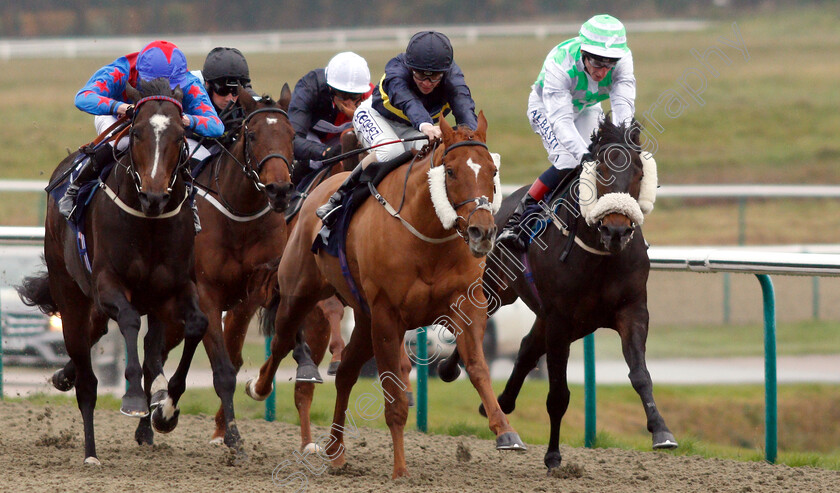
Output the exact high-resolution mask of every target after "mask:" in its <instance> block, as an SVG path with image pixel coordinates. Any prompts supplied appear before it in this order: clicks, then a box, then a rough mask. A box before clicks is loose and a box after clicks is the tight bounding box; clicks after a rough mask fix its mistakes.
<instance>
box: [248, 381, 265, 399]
mask: <svg viewBox="0 0 840 493" xmlns="http://www.w3.org/2000/svg"><path fill="white" fill-rule="evenodd" d="M245 393H246V394H247V395H248V397H250V398H251V399H254V400H255V401H264V400H265V399H266V398H267V397H268V394H270V393H271V392H269V393H268V394H265V395H260V394H258V393H257V379H256V378H252V379H250V380H248V382H247V383H246V384H245Z"/></svg>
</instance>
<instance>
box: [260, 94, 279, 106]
mask: <svg viewBox="0 0 840 493" xmlns="http://www.w3.org/2000/svg"><path fill="white" fill-rule="evenodd" d="M260 103H262V104H264V105H265V106H267V107H268V106H277V101H275V100H273V99H271V95H270V94H263V95H262V96H260Z"/></svg>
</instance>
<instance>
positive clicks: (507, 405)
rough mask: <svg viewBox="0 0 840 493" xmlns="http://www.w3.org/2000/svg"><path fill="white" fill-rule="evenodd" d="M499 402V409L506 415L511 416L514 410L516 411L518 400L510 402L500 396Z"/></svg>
mask: <svg viewBox="0 0 840 493" xmlns="http://www.w3.org/2000/svg"><path fill="white" fill-rule="evenodd" d="M497 402H498V403H499V409H501V410H502V412H503V413H505V414H510V413H512V412H513V410H514V409H516V399H514V400H512V401H510V402H508V400H507V399H505V397H504V396H499V398H498V399H497Z"/></svg>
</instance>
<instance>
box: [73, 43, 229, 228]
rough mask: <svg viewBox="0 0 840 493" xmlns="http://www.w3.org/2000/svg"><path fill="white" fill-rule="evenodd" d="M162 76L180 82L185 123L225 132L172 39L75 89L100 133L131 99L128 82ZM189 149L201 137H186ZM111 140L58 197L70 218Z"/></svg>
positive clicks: (204, 131)
mask: <svg viewBox="0 0 840 493" xmlns="http://www.w3.org/2000/svg"><path fill="white" fill-rule="evenodd" d="M160 77H164V78H167V79H169V84H170V86H171V87H172V89H175V88H176V87H178V86H180V87H181V90H182V91H183V93H184V97H183V101H182V103H183V108H184V114H183V116H182V120H181V121H182V123H183V125H184V127H186V128H188V129H190V130H192V131H193V132H195V133H196V134H198V135H201V136H204V137H218V136H220V135H222V132H223V131H224V127H223V126H222V122H221V120H219V117H218V115H217V114H216V111H215V110H214V109H213V106H212V103H211V102H210V98H209V97H208V96H207V93H206V92H205V90H204V86H203V85H202V84H201V82H200V81H199V80H198V79H196V78H195V76H193V75H192V74H190V73H189V72H187V59H186V57H185V56H184V53H183V52H181V50H180V49H178V47H177V46H175V45H174V44H172V43H170V42H168V41H160V40H159V41H153V42H151V43H149V44H148V45H146V46H145V47H144V48H143V49H142V50H140V51H139V52H137V53H131V54H128V55H125V56H122V57H120V58H117V59H116V60H114V61H113V62H111V63H110V64H108V65H106V66H104V67H102V68H100V69H99V70H97V71H96V72H95V73H94V74H93V76H92V77H91V78H90V80H89V81H88V82H87V84H85V86H84V87H83V88H82V89H81V90H79V92H78V93H77V94H76V107H77V108H79V109H80V110H82V111H85V112H87V113H90V114H93V115H96V117H95V118H94V125H95V127H96V132H97V134H100V133H102V132H103V131H105V130H106V129H107V128H108V127H110V126H111V125H112V124H113V123H114V122H116V117H117V116H123V115H125V114H126V112H127V111H128V110H129V109H131V110H132V111H133V105H131V104H129V103H127V102H126V100H127V99H128V98H127V96H126V93H125V89H126V86H127V85H128V84H131V85H132V86H135V87H137V85H138V84H142V83H143V81H144V80H147V81H149V80H154V79H157V78H160ZM187 142H188V143H189V146H190V151H192V150H193V149H195V147H196V146H197V145H198V143H197V142H196V141H194V140H192V139H187ZM112 146H113V143H109V145H103V146H101V147H100V148H99V149H98V150H97V151H96V152H95V153H93V154H92V155H91V156H90V159H88V160H85V161H84V162H83V164H82V165H81V167H80V169H79V170H78V171H77V172H76V173H75V176H71V181H70V186H69V187H68V188H67V191H66V192H65V194H64V197H62V198H61V200H59V202H58V210H59V212H61V214H62V215H64V217H67V218H69V217H70V215H71V214H72V212H73V209H74V208H75V206H76V196H77V195H78V193H79V187H81V185H83V184H84V183H86V182H89V181H92V180H95V179H96V178H97V177H98V176H99V172H100V171H101V170H102V168H103V167H104V166H105V165H106V164H108V162H109V161H110V160H112V159H113V155H114V148H113V147H112ZM127 147H128V139H122V140H120V142H119V143H118V144H117V145H116V148H117V149H118V150H124V149H125V148H127Z"/></svg>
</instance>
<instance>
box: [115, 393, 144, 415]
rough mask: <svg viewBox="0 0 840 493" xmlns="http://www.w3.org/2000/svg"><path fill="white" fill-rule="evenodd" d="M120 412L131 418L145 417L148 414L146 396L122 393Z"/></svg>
mask: <svg viewBox="0 0 840 493" xmlns="http://www.w3.org/2000/svg"><path fill="white" fill-rule="evenodd" d="M120 412H121V413H123V414H125V415H126V416H129V417H132V418H145V417H146V416H148V415H149V405H148V404H147V403H146V397H145V396H143V395H139V396H130V395H128V394H126V395H124V396H123V398H122V406H121V407H120Z"/></svg>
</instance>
